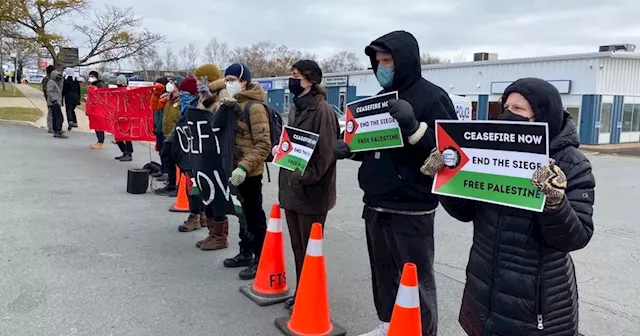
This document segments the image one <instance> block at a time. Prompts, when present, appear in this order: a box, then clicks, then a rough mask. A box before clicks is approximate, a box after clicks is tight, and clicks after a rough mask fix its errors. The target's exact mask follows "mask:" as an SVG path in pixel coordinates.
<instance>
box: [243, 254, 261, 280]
mask: <svg viewBox="0 0 640 336" xmlns="http://www.w3.org/2000/svg"><path fill="white" fill-rule="evenodd" d="M259 263H260V260H258V259H254V260H253V263H251V265H249V267H247V268H245V269H243V270H242V271H240V273H238V276H239V277H240V279H241V280H251V279H255V277H256V273H258V264H259Z"/></svg>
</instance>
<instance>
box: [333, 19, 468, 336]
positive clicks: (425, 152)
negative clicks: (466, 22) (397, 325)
mask: <svg viewBox="0 0 640 336" xmlns="http://www.w3.org/2000/svg"><path fill="white" fill-rule="evenodd" d="M365 54H366V55H367V56H369V58H370V59H371V65H372V68H373V71H374V73H375V75H376V78H377V79H378V82H379V83H380V86H382V88H383V90H382V91H381V93H385V92H393V91H397V92H398V98H399V99H398V100H392V101H390V103H389V106H390V110H389V113H390V114H391V116H392V117H393V118H395V119H396V120H397V122H398V125H399V126H400V129H401V131H402V135H403V138H404V143H405V146H404V147H401V148H394V149H387V150H376V151H369V152H362V153H357V154H353V153H351V152H350V150H349V147H348V146H347V145H346V144H345V143H344V141H343V140H337V141H336V142H335V144H334V155H335V157H336V158H337V159H346V158H350V159H353V160H358V161H362V165H361V166H360V171H359V174H358V180H359V182H360V188H361V189H362V190H363V191H364V198H363V201H364V204H365V205H364V210H363V214H362V217H363V219H364V220H365V227H366V236H367V247H368V250H369V261H370V264H371V273H372V277H371V278H372V286H373V296H374V303H375V306H376V311H377V313H378V318H379V319H380V322H381V323H380V325H379V326H378V327H377V328H376V329H375V330H373V331H372V332H370V333H367V334H364V335H366V336H378V335H380V336H382V335H386V334H387V331H388V328H389V322H390V321H391V313H392V312H393V307H394V304H395V299H396V294H397V292H398V286H399V283H400V273H401V272H402V267H403V265H404V264H405V263H407V262H412V263H414V264H416V265H418V279H419V280H420V283H419V293H420V310H421V315H422V334H423V335H425V336H426V335H428V336H435V335H436V334H437V326H438V311H437V300H436V286H435V280H434V274H433V261H434V246H433V245H434V240H433V226H434V219H435V211H436V208H437V207H438V198H437V197H436V196H435V195H433V194H432V193H431V185H432V183H433V178H432V177H430V176H425V175H423V174H421V173H420V167H421V166H422V164H423V162H424V161H425V159H427V158H428V157H429V154H430V152H431V150H432V149H433V148H434V147H435V132H434V131H433V130H434V127H435V125H434V121H435V120H436V119H457V116H456V112H455V109H454V107H453V103H452V102H451V100H450V99H449V95H448V94H447V92H445V91H444V90H443V89H442V88H440V87H438V86H436V85H434V84H433V83H431V82H429V81H427V80H426V79H424V78H422V68H421V65H420V50H419V48H418V42H417V41H416V39H415V38H414V37H413V35H411V34H410V33H408V32H405V31H394V32H391V33H389V34H386V35H384V36H382V37H380V38H378V39H377V40H375V41H373V42H371V44H370V45H369V46H367V47H366V48H365ZM371 181H378V183H371ZM364 335H362V336H364Z"/></svg>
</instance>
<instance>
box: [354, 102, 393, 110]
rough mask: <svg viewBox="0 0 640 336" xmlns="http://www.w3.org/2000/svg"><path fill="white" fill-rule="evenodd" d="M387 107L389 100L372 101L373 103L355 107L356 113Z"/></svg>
mask: <svg viewBox="0 0 640 336" xmlns="http://www.w3.org/2000/svg"><path fill="white" fill-rule="evenodd" d="M387 107H389V101H383V102H378V103H373V104H369V105H363V106H358V107H357V108H356V113H362V112H367V111H373V110H380V109H383V108H387Z"/></svg>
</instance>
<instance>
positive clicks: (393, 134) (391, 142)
mask: <svg viewBox="0 0 640 336" xmlns="http://www.w3.org/2000/svg"><path fill="white" fill-rule="evenodd" d="M398 146H402V135H401V134H400V130H399V129H397V128H389V129H384V130H379V131H373V132H366V133H356V134H354V136H353V138H352V139H351V142H350V143H349V148H350V149H351V150H367V149H374V148H376V149H377V148H387V147H398Z"/></svg>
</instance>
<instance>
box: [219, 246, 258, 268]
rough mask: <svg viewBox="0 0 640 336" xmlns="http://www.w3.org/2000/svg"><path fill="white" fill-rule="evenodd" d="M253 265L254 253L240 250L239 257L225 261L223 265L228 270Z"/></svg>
mask: <svg viewBox="0 0 640 336" xmlns="http://www.w3.org/2000/svg"><path fill="white" fill-rule="evenodd" d="M251 263H253V253H251V252H247V251H243V250H240V253H238V255H237V256H235V257H233V258H229V259H225V260H224V262H223V264H224V267H227V268H236V267H247V266H249V265H251Z"/></svg>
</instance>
